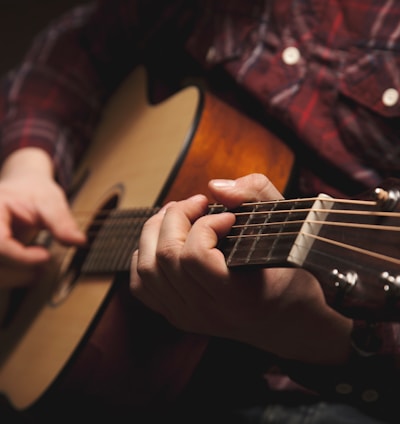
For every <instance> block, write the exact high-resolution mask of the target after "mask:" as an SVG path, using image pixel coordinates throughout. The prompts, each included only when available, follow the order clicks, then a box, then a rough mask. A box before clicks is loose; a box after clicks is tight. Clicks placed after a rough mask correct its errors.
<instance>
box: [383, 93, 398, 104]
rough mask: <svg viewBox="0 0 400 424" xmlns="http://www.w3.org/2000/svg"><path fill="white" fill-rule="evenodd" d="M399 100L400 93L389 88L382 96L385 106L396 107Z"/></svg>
mask: <svg viewBox="0 0 400 424" xmlns="http://www.w3.org/2000/svg"><path fill="white" fill-rule="evenodd" d="M398 100H399V92H398V91H397V90H396V89H395V88H388V89H387V90H385V91H384V93H383V95H382V102H383V104H384V105H385V106H389V107H390V106H394V105H395V104H396V103H397V102H398Z"/></svg>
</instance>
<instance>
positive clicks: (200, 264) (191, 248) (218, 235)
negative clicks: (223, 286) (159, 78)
mask: <svg viewBox="0 0 400 424" xmlns="http://www.w3.org/2000/svg"><path fill="white" fill-rule="evenodd" d="M234 222H235V217H234V215H233V214H231V213H221V214H217V215H208V216H204V217H202V218H200V219H198V220H197V221H196V222H195V223H194V224H193V228H192V230H191V231H190V233H189V234H188V236H187V239H186V243H185V246H184V248H183V250H182V253H181V257H182V265H183V267H184V268H185V270H186V271H187V272H188V273H189V274H190V275H192V276H194V277H195V276H196V275H202V276H203V281H205V282H206V281H209V278H211V277H212V279H214V280H220V281H223V280H224V279H225V278H227V277H228V274H229V271H228V267H227V266H226V261H225V258H224V255H223V253H222V252H221V251H220V250H219V249H218V248H217V245H218V242H219V240H221V239H222V238H223V237H224V236H225V235H226V234H227V233H228V232H229V230H230V229H231V227H232V225H233V224H234ZM204 277H205V278H204Z"/></svg>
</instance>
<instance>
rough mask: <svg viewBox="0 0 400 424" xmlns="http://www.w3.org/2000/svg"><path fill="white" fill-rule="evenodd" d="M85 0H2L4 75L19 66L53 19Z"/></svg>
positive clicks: (1, 67) (0, 53)
mask: <svg viewBox="0 0 400 424" xmlns="http://www.w3.org/2000/svg"><path fill="white" fill-rule="evenodd" d="M83 3H86V1H85V0H0V76H2V75H3V74H4V73H5V72H7V70H9V69H10V68H12V67H13V66H15V65H16V64H17V63H18V62H19V61H20V60H21V58H22V56H23V54H24V53H25V51H26V50H27V48H28V47H29V45H30V43H31V42H32V39H33V37H34V36H35V35H36V34H37V33H38V32H39V31H40V30H41V29H43V28H44V27H45V26H46V25H47V24H48V23H49V22H50V21H51V20H52V19H54V18H55V17H57V16H59V15H61V14H62V13H63V12H65V11H66V10H68V9H70V8H72V7H73V6H75V5H78V4H83Z"/></svg>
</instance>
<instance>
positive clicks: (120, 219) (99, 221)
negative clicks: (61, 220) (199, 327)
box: [78, 208, 400, 235]
mask: <svg viewBox="0 0 400 424" xmlns="http://www.w3.org/2000/svg"><path fill="white" fill-rule="evenodd" d="M311 211H312V212H316V213H329V214H339V215H347V216H349V217H352V216H374V217H377V218H379V217H388V216H389V217H392V218H400V213H397V212H389V213H382V212H374V211H372V212H370V211H356V212H354V211H350V212H349V211H346V210H330V209H311V208H310V209H301V210H294V211H293V210H283V211H268V212H265V211H262V212H259V211H256V212H239V213H234V214H235V216H240V217H245V216H249V217H250V216H254V215H261V216H263V215H273V214H275V215H279V214H281V215H283V214H294V213H308V212H311ZM148 218H150V216H148V217H143V216H140V217H118V218H111V219H112V220H116V221H118V222H121V223H123V224H127V223H132V225H133V224H137V223H138V222H141V221H146V220H147V219H148ZM107 219H110V218H104V219H94V220H93V221H90V223H91V224H92V225H101V224H102V223H104V222H106V221H107ZM305 222H310V223H318V224H324V225H331V226H337V227H348V226H351V227H355V228H360V229H364V228H368V229H372V230H374V229H375V230H384V231H394V232H397V231H400V227H398V226H391V225H382V224H363V223H358V222H337V221H310V220H306V219H304V220H293V221H287V220H282V221H274V222H268V223H263V224H242V225H233V227H232V228H241V227H242V226H248V227H252V226H261V225H262V226H264V227H268V226H274V225H275V226H276V225H286V226H287V225H290V224H297V223H305ZM88 223H89V221H88V220H85V221H83V220H81V221H78V224H79V225H81V226H82V228H83V227H84V226H85V225H87V224H88ZM91 234H92V235H94V234H96V232H93V231H92V233H91Z"/></svg>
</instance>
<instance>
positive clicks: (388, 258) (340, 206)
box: [220, 179, 400, 321]
mask: <svg viewBox="0 0 400 424" xmlns="http://www.w3.org/2000/svg"><path fill="white" fill-rule="evenodd" d="M233 212H234V213H235V214H236V223H235V225H234V226H233V228H232V230H231V232H230V234H228V235H227V237H226V238H225V239H224V240H223V241H222V242H221V245H220V248H221V250H222V251H223V252H224V254H225V258H226V261H227V264H228V266H230V267H238V266H259V267H271V266H275V267H276V266H292V267H293V266H295V267H302V268H304V269H307V270H308V271H310V272H311V273H313V274H314V275H315V277H316V278H317V279H318V280H319V282H320V284H321V287H322V288H323V291H324V293H325V296H326V299H327V302H328V303H329V304H330V305H332V306H333V307H334V308H335V309H337V310H339V311H340V312H342V313H343V314H345V315H348V316H351V317H353V318H368V319H377V320H396V321H400V182H399V181H398V180H395V179H391V180H388V181H386V182H385V183H384V184H382V186H381V187H379V188H377V189H375V190H372V191H370V192H368V193H366V194H364V195H362V196H360V197H359V198H356V199H350V200H349V199H334V198H331V197H329V196H326V195H320V196H318V197H317V198H312V199H295V200H279V201H275V202H257V203H246V204H244V205H242V206H241V207H240V208H238V209H237V210H235V211H233Z"/></svg>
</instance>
